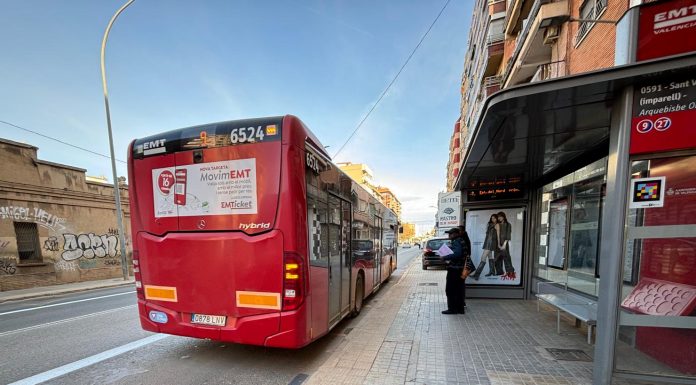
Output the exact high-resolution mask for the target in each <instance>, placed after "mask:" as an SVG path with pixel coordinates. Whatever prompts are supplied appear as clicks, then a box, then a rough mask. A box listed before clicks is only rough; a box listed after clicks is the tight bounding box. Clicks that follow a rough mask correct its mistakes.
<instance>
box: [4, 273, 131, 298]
mask: <svg viewBox="0 0 696 385" xmlns="http://www.w3.org/2000/svg"><path fill="white" fill-rule="evenodd" d="M133 282H134V278H133V277H131V278H130V279H129V280H128V281H124V280H123V278H111V279H103V280H99V281H86V282H75V283H66V284H62V285H52V286H40V287H32V288H31V289H20V290H8V291H2V292H0V303H3V302H7V301H19V300H22V299H30V298H39V297H51V296H55V295H60V294H67V293H74V292H79V291H85V290H92V289H105V288H109V287H118V286H127V285H132V284H133Z"/></svg>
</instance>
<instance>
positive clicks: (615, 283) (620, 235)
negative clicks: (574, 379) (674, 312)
mask: <svg viewBox="0 0 696 385" xmlns="http://www.w3.org/2000/svg"><path fill="white" fill-rule="evenodd" d="M632 101H633V89H632V87H630V86H629V87H626V88H625V89H624V90H623V92H622V93H621V96H620V97H619V98H618V99H617V100H616V102H615V103H614V105H613V106H612V114H611V128H610V132H609V157H608V159H607V187H606V197H605V199H604V209H603V212H602V227H601V229H602V230H601V231H602V233H601V238H600V239H602V242H601V246H600V250H599V260H600V261H601V263H600V264H599V275H600V277H602V278H601V279H600V280H599V301H598V303H597V333H596V336H597V343H596V344H595V349H594V369H593V373H592V374H593V380H594V381H593V382H592V383H593V384H598V385H599V384H602V385H604V384H611V379H612V374H613V371H614V351H615V348H616V337H617V334H618V322H619V302H620V301H621V285H622V282H621V281H622V279H621V276H622V270H623V246H624V239H625V238H624V232H625V230H624V225H625V218H626V196H627V195H628V178H629V157H628V145H629V139H630V132H631V127H630V124H631V109H632Z"/></svg>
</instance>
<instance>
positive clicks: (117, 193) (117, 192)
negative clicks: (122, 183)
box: [101, 0, 135, 281]
mask: <svg viewBox="0 0 696 385" xmlns="http://www.w3.org/2000/svg"><path fill="white" fill-rule="evenodd" d="M133 1H135V0H128V2H126V4H124V5H123V6H121V8H119V9H118V11H116V13H115V14H114V16H113V17H111V21H109V25H107V26H106V31H104V38H103V39H102V44H101V75H102V87H103V88H104V106H105V107H106V126H107V127H108V130H109V150H110V153H111V173H112V174H113V178H114V198H115V199H116V221H117V222H118V237H119V242H120V243H121V270H122V271H123V280H124V281H126V280H128V261H127V259H126V232H125V229H124V228H123V210H122V209H121V189H120V188H119V186H118V174H117V173H116V157H115V156H114V138H113V134H112V132H111V111H110V110H109V93H108V91H107V88H106V66H105V65H104V53H105V51H106V40H107V39H108V38H109V31H111V26H112V25H113V24H114V22H115V21H116V18H117V17H118V15H120V14H121V12H123V10H124V9H126V7H128V6H129V5H131V3H133Z"/></svg>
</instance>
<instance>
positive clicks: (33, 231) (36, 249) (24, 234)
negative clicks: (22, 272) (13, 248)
mask: <svg viewBox="0 0 696 385" xmlns="http://www.w3.org/2000/svg"><path fill="white" fill-rule="evenodd" d="M14 230H15V235H16V237H17V253H18V254H19V262H20V263H35V262H42V256H41V246H40V245H39V229H38V228H37V227H36V223H31V222H14Z"/></svg>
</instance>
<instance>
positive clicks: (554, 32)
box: [544, 25, 561, 44]
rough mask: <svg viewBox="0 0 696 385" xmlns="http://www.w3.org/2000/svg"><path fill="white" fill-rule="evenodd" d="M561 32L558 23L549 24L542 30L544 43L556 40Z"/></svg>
mask: <svg viewBox="0 0 696 385" xmlns="http://www.w3.org/2000/svg"><path fill="white" fill-rule="evenodd" d="M560 34H561V27H560V26H558V25H550V26H548V27H546V29H545V30H544V44H553V43H555V42H556V40H558V36H559V35H560Z"/></svg>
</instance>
